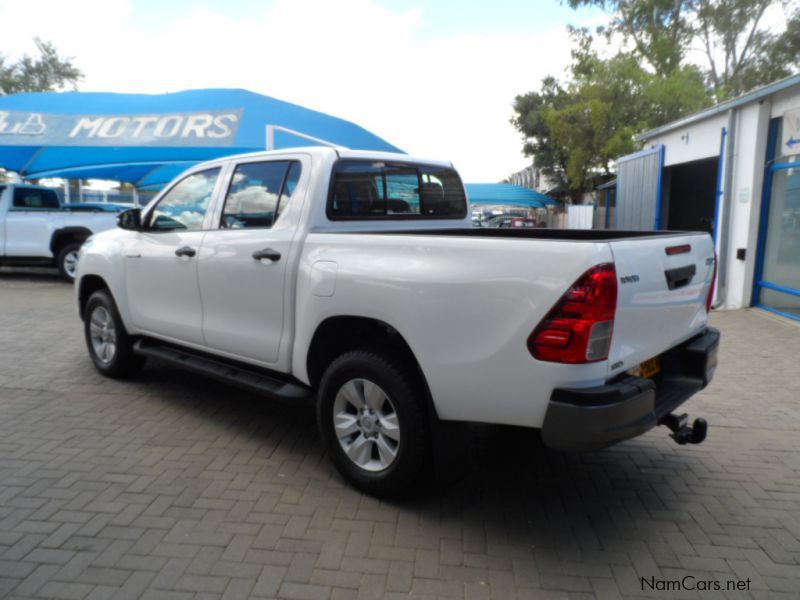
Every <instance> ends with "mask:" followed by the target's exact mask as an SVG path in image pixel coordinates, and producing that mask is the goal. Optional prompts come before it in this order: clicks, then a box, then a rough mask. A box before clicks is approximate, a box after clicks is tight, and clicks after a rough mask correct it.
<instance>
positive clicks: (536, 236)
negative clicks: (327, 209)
mask: <svg viewBox="0 0 800 600" xmlns="http://www.w3.org/2000/svg"><path fill="white" fill-rule="evenodd" d="M329 233H335V232H329ZM341 233H349V234H353V233H356V234H365V235H376V234H393V235H442V236H451V237H454V236H458V237H476V238H514V239H520V238H522V239H526V238H527V239H532V240H565V241H571V242H613V241H615V240H623V239H636V238H653V237H676V236H683V235H691V234H703V233H704V232H701V231H627V230H619V231H617V230H604V229H539V228H534V227H520V228H517V229H512V228H509V229H501V228H488V227H486V228H482V227H471V228H447V229H392V230H369V229H365V230H358V231H342V232H341Z"/></svg>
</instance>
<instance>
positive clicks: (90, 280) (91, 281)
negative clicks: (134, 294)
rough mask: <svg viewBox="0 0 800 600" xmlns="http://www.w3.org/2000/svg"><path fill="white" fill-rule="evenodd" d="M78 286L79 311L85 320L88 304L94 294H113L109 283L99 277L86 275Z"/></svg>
mask: <svg viewBox="0 0 800 600" xmlns="http://www.w3.org/2000/svg"><path fill="white" fill-rule="evenodd" d="M78 286H79V287H78V311H79V314H80V316H81V319H83V312H84V310H85V309H86V302H87V301H88V300H89V298H90V297H91V295H92V294H94V293H95V292H96V291H98V290H106V291H108V293H109V294H111V288H110V287H109V285H108V283H107V282H106V280H105V279H103V278H102V277H100V276H99V275H84V276H83V277H81V280H80V283H79V284H78ZM112 298H113V294H112Z"/></svg>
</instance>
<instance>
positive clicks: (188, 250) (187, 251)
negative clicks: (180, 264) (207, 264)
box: [175, 246, 197, 257]
mask: <svg viewBox="0 0 800 600" xmlns="http://www.w3.org/2000/svg"><path fill="white" fill-rule="evenodd" d="M195 254H197V250H195V249H194V248H192V247H191V246H181V247H180V248H178V249H177V250H175V256H189V257H192V256H194V255H195Z"/></svg>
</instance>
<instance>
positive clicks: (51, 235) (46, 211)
mask: <svg viewBox="0 0 800 600" xmlns="http://www.w3.org/2000/svg"><path fill="white" fill-rule="evenodd" d="M104 208H105V207H103V206H101V205H91V204H65V205H62V204H61V203H60V202H59V199H58V195H57V194H56V192H55V190H53V189H52V188H48V187H44V186H38V185H28V184H21V183H0V265H2V266H34V267H53V266H55V267H58V270H59V272H60V273H61V276H62V277H64V278H65V279H67V280H68V281H72V280H73V279H74V278H75V265H76V264H77V260H78V250H79V249H80V247H81V244H83V242H84V241H85V240H86V239H87V238H88V237H89V236H90V235H92V234H93V233H98V232H100V231H105V230H107V229H113V228H114V227H115V225H116V215H115V214H112V213H114V212H116V211H108V210H104Z"/></svg>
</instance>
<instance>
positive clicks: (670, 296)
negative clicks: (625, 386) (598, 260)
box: [608, 233, 715, 375]
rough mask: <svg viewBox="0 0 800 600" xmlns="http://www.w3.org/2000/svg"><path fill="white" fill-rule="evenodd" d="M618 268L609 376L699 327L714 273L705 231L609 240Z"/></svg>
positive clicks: (711, 246) (668, 346)
mask: <svg viewBox="0 0 800 600" xmlns="http://www.w3.org/2000/svg"><path fill="white" fill-rule="evenodd" d="M609 245H610V246H611V252H612V253H613V255H614V265H615V268H616V272H617V281H618V293H617V313H616V318H615V321H614V332H613V337H612V343H611V350H610V353H609V358H608V364H609V375H615V374H617V373H620V372H622V371H626V370H628V369H631V368H633V367H636V366H638V365H639V364H640V363H642V362H643V361H645V360H648V359H650V358H653V357H656V356H658V355H659V354H661V353H662V352H664V351H665V350H668V349H669V348H671V347H673V346H675V345H677V344H679V343H681V342H683V341H684V340H686V339H688V338H690V337H692V336H693V335H695V334H697V333H698V332H699V331H701V330H702V329H703V327H704V326H705V325H706V322H707V318H708V316H707V313H706V298H707V296H708V291H709V286H710V285H712V280H713V277H714V260H715V259H714V246H713V242H712V240H711V236H709V235H708V234H706V233H686V234H671V235H664V236H657V237H642V238H633V239H626V240H619V241H612V242H609Z"/></svg>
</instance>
